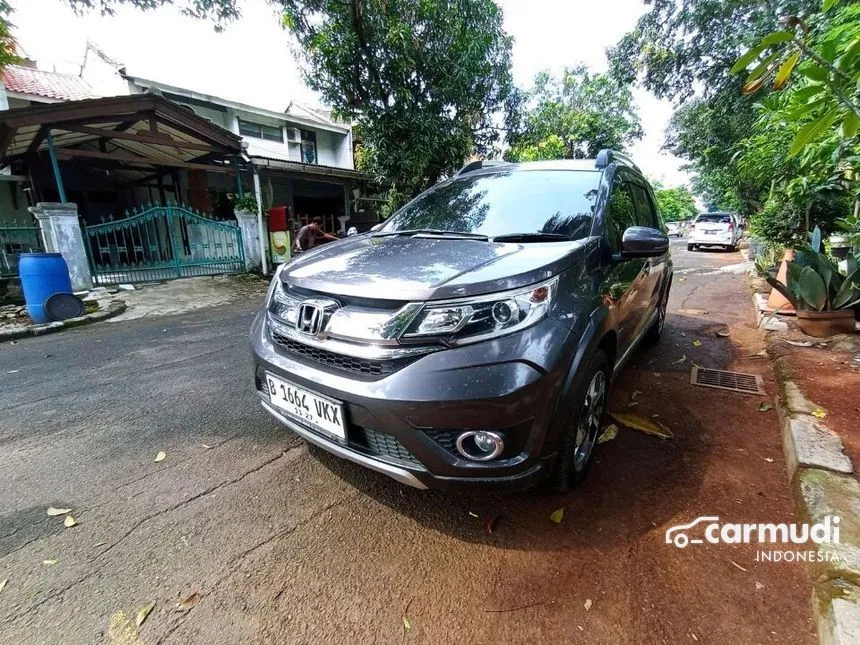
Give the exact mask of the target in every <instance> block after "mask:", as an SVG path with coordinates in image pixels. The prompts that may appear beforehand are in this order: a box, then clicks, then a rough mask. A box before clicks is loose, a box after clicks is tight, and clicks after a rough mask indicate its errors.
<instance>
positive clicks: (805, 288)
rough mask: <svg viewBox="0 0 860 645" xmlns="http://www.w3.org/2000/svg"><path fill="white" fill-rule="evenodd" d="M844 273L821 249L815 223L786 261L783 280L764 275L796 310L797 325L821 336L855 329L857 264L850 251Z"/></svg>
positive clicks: (859, 287)
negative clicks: (808, 236)
mask: <svg viewBox="0 0 860 645" xmlns="http://www.w3.org/2000/svg"><path fill="white" fill-rule="evenodd" d="M846 262H847V268H848V270H847V273H846V275H844V276H843V275H842V274H841V273H839V269H838V267H837V266H836V265H835V264H834V263H833V261H832V260H831V259H830V258H828V257H827V255H826V254H825V253H823V252H822V249H821V230H820V229H819V228H818V227H816V228H815V230H814V231H813V233H812V243H811V244H810V245H808V246H803V247H800V248H798V249H796V252H795V258H794V260H793V261H791V262H788V266H787V272H786V281H785V284H782V283H781V282H779V280H777V279H775V278H773V277H771V276H766V278H765V279H766V280H767V281H768V283H769V284H770V286H772V287H773V288H774V289H776V290H777V291H779V292H780V293H781V294H782V295H784V296H785V297H786V298H787V299H788V301H789V302H791V304H792V305H794V307H795V309H796V310H797V325H798V327H800V330H801V331H802V332H803V333H804V334H807V335H809V336H815V337H818V338H823V337H826V336H833V335H834V334H847V333H851V332H853V331H854V330H855V325H854V307H856V306H857V305H858V304H860V268H858V258H857V256H855V255H854V254H853V253H852V254H849V255H848V257H847V260H846Z"/></svg>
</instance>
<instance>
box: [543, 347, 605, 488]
mask: <svg viewBox="0 0 860 645" xmlns="http://www.w3.org/2000/svg"><path fill="white" fill-rule="evenodd" d="M609 379H610V370H609V358H608V357H607V356H606V353H605V352H603V350H600V349H598V350H597V351H596V352H594V354H593V355H592V357H591V359H590V360H589V361H588V367H586V373H585V378H584V379H583V380H582V385H581V386H580V388H579V390H577V392H576V395H575V396H576V406H575V407H574V410H576V412H575V414H573V415H571V419H575V420H576V421H575V422H574V421H572V422H571V423H570V424H569V425H568V426H567V427H566V428H565V433H564V437H562V441H561V448H560V449H559V452H558V457H557V458H556V462H555V467H554V472H553V475H552V483H553V487H554V488H555V489H556V490H558V491H561V492H567V491H569V490H571V489H572V488H576V487H577V486H579V485H580V484H581V483H582V482H583V481H584V480H585V477H586V475H588V470H589V468H590V467H591V462H592V461H593V460H594V447H595V446H596V445H597V437H598V436H599V435H600V432H601V429H602V427H603V416H604V414H605V413H606V402H607V400H608V396H609Z"/></svg>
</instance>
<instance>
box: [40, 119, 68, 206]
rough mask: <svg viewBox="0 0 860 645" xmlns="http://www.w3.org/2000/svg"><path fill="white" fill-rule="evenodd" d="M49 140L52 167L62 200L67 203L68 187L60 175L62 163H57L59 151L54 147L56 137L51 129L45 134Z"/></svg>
mask: <svg viewBox="0 0 860 645" xmlns="http://www.w3.org/2000/svg"><path fill="white" fill-rule="evenodd" d="M45 139H47V141H48V155H50V157H51V168H53V169H54V180H55V181H56V182H57V192H58V193H59V194H60V202H61V203H63V204H65V203H67V201H68V200H67V199H66V189H65V188H63V178H62V177H61V176H60V164H58V163H57V151H56V150H55V149H54V137H53V136H51V131H50V130H48V134H47V135H46V136H45Z"/></svg>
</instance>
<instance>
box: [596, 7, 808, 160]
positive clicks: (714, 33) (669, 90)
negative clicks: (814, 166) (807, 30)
mask: <svg viewBox="0 0 860 645" xmlns="http://www.w3.org/2000/svg"><path fill="white" fill-rule="evenodd" d="M820 2H821V0H771V1H770V2H768V3H767V9H765V7H764V6H763V3H762V2H761V1H760V0H684V1H681V0H648V1H646V2H645V4H647V5H649V6H650V7H651V10H650V11H648V12H647V13H646V14H645V15H643V16H642V17H641V18H640V19H639V21H638V22H637V23H636V27H635V28H634V29H633V31H631V32H630V33H628V34H626V35H625V36H624V37H623V38H622V39H621V41H620V42H619V43H618V44H617V45H616V46H615V47H614V48H612V49H611V50H610V52H609V58H610V70H611V72H612V74H613V75H614V76H616V77H617V78H618V79H620V80H621V81H623V82H626V83H630V82H633V81H634V80H637V79H638V80H639V81H640V82H641V83H642V85H643V86H644V87H646V88H647V89H649V90H651V91H652V92H654V93H655V94H656V95H657V96H660V97H666V98H673V99H687V98H689V97H691V96H693V95H694V93H697V92H698V93H701V94H704V96H706V97H708V98H710V97H714V96H716V95H723V96H725V95H724V94H723V90H725V89H726V87H727V86H733V85H734V84H735V82H736V81H735V79H733V78H732V75H731V68H732V66H733V65H734V64H735V62H736V61H737V60H738V58H739V57H740V56H741V54H742V53H743V52H744V51H746V50H747V49H749V46H750V45H751V44H752V43H755V42H758V41H759V40H760V39H761V38H763V37H764V36H766V35H767V34H770V33H772V32H774V31H775V30H777V29H779V18H780V16H783V15H787V14H790V15H804V14H808V13H811V12H814V11H816V10H818V8H819V6H820ZM735 141H736V140H735ZM727 143H729V144H731V143H733V141H728V142H727Z"/></svg>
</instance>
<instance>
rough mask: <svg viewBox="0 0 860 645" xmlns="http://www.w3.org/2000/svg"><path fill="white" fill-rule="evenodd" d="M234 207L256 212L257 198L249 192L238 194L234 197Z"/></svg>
mask: <svg viewBox="0 0 860 645" xmlns="http://www.w3.org/2000/svg"><path fill="white" fill-rule="evenodd" d="M233 209H234V210H237V211H245V212H246V213H256V212H257V200H256V198H255V197H254V196H253V195H250V194H247V193H246V194H245V195H243V196H242V197H239V196H238V195H237V196H235V197H234V199H233Z"/></svg>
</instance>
